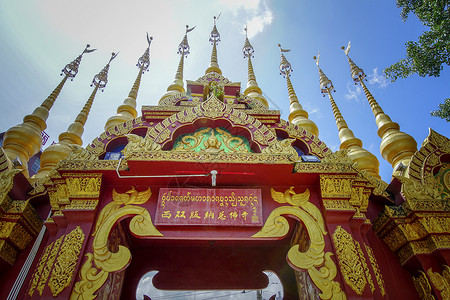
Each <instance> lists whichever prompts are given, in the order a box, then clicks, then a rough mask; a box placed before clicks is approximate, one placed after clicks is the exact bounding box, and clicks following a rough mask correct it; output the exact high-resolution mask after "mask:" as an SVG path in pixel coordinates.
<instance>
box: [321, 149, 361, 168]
mask: <svg viewBox="0 0 450 300" xmlns="http://www.w3.org/2000/svg"><path fill="white" fill-rule="evenodd" d="M322 162H323V163H328V164H329V163H333V164H350V165H353V164H354V163H353V161H352V160H351V159H350V157H348V150H345V149H343V150H339V151H336V152H334V153H331V154H330V155H328V156H325V157H324V158H323V159H322Z"/></svg>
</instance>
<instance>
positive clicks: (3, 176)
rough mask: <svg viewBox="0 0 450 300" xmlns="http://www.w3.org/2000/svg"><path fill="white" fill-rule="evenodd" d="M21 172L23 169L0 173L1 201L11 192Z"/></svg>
mask: <svg viewBox="0 0 450 300" xmlns="http://www.w3.org/2000/svg"><path fill="white" fill-rule="evenodd" d="M21 171H22V170H21V169H12V170H6V171H3V172H0V201H2V200H3V198H5V196H6V195H7V194H8V193H9V192H10V191H11V189H12V187H13V180H14V177H15V176H16V174H18V173H20V172H21Z"/></svg>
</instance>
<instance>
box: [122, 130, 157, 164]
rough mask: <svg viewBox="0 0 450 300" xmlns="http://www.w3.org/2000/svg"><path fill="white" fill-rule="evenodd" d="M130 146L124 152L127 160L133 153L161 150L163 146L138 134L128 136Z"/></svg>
mask: <svg viewBox="0 0 450 300" xmlns="http://www.w3.org/2000/svg"><path fill="white" fill-rule="evenodd" d="M126 137H127V139H128V144H127V145H126V146H125V148H124V149H123V150H122V153H123V155H124V157H125V158H128V157H129V156H130V155H131V153H133V152H140V151H143V152H148V151H158V150H161V145H159V144H157V143H155V141H154V140H153V139H151V138H149V137H145V138H143V137H141V136H139V135H136V134H131V133H130V134H127V135H126Z"/></svg>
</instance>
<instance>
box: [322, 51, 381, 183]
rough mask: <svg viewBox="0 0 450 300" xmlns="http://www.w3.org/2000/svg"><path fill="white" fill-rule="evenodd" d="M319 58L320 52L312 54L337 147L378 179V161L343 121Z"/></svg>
mask: <svg viewBox="0 0 450 300" xmlns="http://www.w3.org/2000/svg"><path fill="white" fill-rule="evenodd" d="M319 58H320V54H317V57H316V56H314V60H315V61H316V65H317V68H318V69H319V76H320V91H321V92H322V93H323V96H324V97H325V94H328V98H329V99H330V104H331V108H332V110H333V114H334V118H335V120H336V126H337V128H338V131H339V140H340V141H341V145H340V147H339V148H340V149H346V150H348V157H349V158H350V159H351V160H352V161H354V162H356V164H357V165H358V168H359V169H360V170H363V171H366V172H367V173H368V174H369V175H371V176H373V177H375V178H377V179H380V175H379V174H378V173H379V166H380V162H379V161H378V159H377V158H376V156H375V155H373V154H372V153H370V152H369V151H367V150H365V149H363V148H362V145H363V144H362V141H361V140H360V139H358V138H356V137H355V135H354V134H353V131H351V130H350V129H349V128H348V125H347V122H345V120H344V117H343V116H342V114H341V111H340V110H339V108H338V106H337V104H336V102H335V101H334V99H333V95H332V94H331V92H333V91H334V89H333V83H332V82H331V80H329V79H328V77H327V76H326V75H325V74H324V72H323V71H322V69H321V68H320V67H319Z"/></svg>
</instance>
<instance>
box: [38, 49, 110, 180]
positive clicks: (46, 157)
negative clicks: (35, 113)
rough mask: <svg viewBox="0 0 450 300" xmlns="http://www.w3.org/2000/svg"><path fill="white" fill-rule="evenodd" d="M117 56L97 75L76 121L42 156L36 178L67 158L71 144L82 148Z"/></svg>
mask: <svg viewBox="0 0 450 300" xmlns="http://www.w3.org/2000/svg"><path fill="white" fill-rule="evenodd" d="M116 56H117V54H115V53H112V55H111V58H110V60H109V61H108V64H107V65H106V66H105V67H104V68H103V69H102V71H101V72H100V73H98V74H97V75H95V77H94V79H93V80H92V84H91V86H95V88H94V90H93V91H92V93H91V95H90V96H89V98H88V100H87V101H86V104H85V105H84V107H83V109H82V110H81V111H80V113H79V114H78V116H77V117H76V118H75V121H74V122H73V123H72V124H70V125H69V128H68V129H67V130H66V131H65V132H63V133H61V134H60V135H59V142H58V143H55V144H53V145H51V146H49V147H48V148H47V149H45V150H44V152H42V155H41V168H40V169H39V172H38V173H37V174H36V175H35V178H40V177H43V176H45V175H46V174H48V172H49V171H50V170H51V169H52V168H54V167H55V166H56V164H57V163H58V162H60V161H61V160H63V159H64V158H66V157H67V156H68V155H69V154H70V153H71V152H72V148H71V147H70V145H71V144H76V145H79V146H81V145H82V144H83V140H82V139H81V136H82V135H83V132H84V125H85V124H86V120H87V118H88V115H89V112H90V110H91V107H92V103H93V102H94V98H95V95H96V94H97V91H98V90H100V89H101V90H102V91H103V90H104V88H105V87H106V84H107V83H108V70H109V65H110V63H111V61H112V60H113V59H114V58H116Z"/></svg>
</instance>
